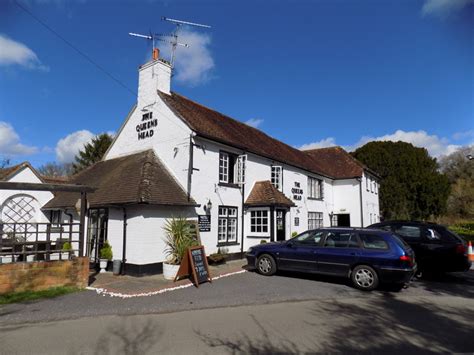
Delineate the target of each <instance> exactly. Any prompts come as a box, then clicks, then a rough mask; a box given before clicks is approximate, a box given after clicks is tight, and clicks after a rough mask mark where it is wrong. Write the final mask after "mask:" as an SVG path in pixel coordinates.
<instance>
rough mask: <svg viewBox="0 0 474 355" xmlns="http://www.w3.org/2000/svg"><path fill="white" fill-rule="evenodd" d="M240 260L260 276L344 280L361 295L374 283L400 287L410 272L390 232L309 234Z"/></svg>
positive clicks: (411, 265)
mask: <svg viewBox="0 0 474 355" xmlns="http://www.w3.org/2000/svg"><path fill="white" fill-rule="evenodd" d="M246 258H247V261H248V265H249V266H251V267H253V266H255V268H256V269H257V271H258V272H259V273H261V274H262V275H268V276H270V275H273V274H274V273H275V272H276V271H277V270H286V271H299V272H307V273H315V274H325V275H334V276H341V277H349V278H350V279H351V280H352V283H353V285H354V286H355V287H357V288H359V289H361V290H373V289H375V288H377V286H378V284H379V282H388V283H393V284H396V285H398V286H399V287H402V286H403V285H404V284H406V283H407V282H409V281H410V279H411V277H412V276H413V274H414V272H415V270H416V263H415V259H414V253H413V251H412V250H411V248H410V247H409V246H408V245H407V244H406V243H403V242H402V241H401V240H399V238H397V237H395V236H393V234H392V233H388V232H386V231H371V230H365V229H361V228H322V229H316V230H309V231H306V232H303V233H301V234H300V235H298V236H296V237H295V238H293V239H291V240H288V241H284V242H276V243H266V244H261V245H257V246H254V247H251V248H250V249H249V250H248V251H247V253H246Z"/></svg>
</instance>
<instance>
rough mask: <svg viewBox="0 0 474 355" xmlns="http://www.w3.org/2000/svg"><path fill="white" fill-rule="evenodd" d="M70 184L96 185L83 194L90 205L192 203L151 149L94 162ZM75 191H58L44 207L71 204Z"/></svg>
mask: <svg viewBox="0 0 474 355" xmlns="http://www.w3.org/2000/svg"><path fill="white" fill-rule="evenodd" d="M69 183H72V184H83V185H88V186H92V187H95V188H97V190H96V191H95V192H93V193H90V194H88V195H87V198H88V202H89V204H90V206H91V207H100V206H110V205H126V204H151V205H174V206H195V205H196V202H195V201H194V200H193V199H190V200H188V198H187V194H186V192H185V191H184V190H183V188H182V187H181V186H180V185H179V183H178V182H177V181H176V180H175V179H174V177H173V176H172V175H171V174H170V173H169V172H168V170H167V169H166V168H165V166H164V165H163V163H162V162H161V161H160V159H159V158H158V157H157V156H156V155H155V153H154V151H153V150H147V151H144V152H140V153H136V154H131V155H127V156H124V157H119V158H115V159H110V160H105V161H101V162H98V163H96V164H94V165H92V166H91V167H89V168H87V169H85V170H83V171H81V172H80V173H78V174H76V175H74V176H72V177H71V178H70V180H69ZM78 198H79V196H78V194H74V193H68V192H58V193H57V194H56V196H55V197H54V198H53V199H52V200H51V201H49V202H48V203H47V204H46V205H45V206H44V208H64V207H73V206H75V204H76V201H77V199H78Z"/></svg>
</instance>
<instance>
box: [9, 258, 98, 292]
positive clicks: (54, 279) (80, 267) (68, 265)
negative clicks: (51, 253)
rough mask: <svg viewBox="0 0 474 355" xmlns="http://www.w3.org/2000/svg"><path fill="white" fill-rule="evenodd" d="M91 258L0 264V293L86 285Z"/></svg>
mask: <svg viewBox="0 0 474 355" xmlns="http://www.w3.org/2000/svg"><path fill="white" fill-rule="evenodd" d="M88 278H89V258H75V259H73V260H67V261H38V262H29V263H12V264H3V265H1V264H0V294H6V293H11V292H21V291H39V290H45V289H48V288H51V287H59V286H74V287H80V288H83V287H86V286H87V284H88Z"/></svg>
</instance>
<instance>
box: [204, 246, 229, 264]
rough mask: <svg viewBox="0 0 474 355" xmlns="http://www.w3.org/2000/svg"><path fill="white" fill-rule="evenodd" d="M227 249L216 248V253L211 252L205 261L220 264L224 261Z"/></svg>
mask: <svg viewBox="0 0 474 355" xmlns="http://www.w3.org/2000/svg"><path fill="white" fill-rule="evenodd" d="M226 257H227V250H226V249H224V248H222V249H221V248H218V249H217V253H212V254H211V255H209V256H208V257H207V261H208V263H209V264H210V265H220V264H225V263H226Z"/></svg>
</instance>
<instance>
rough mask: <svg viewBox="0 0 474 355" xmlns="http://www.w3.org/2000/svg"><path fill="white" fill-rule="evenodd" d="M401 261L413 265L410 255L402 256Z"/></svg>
mask: <svg viewBox="0 0 474 355" xmlns="http://www.w3.org/2000/svg"><path fill="white" fill-rule="evenodd" d="M400 261H405V262H408V264H409V265H410V266H411V265H413V259H412V258H411V256H408V255H402V256H400Z"/></svg>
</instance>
